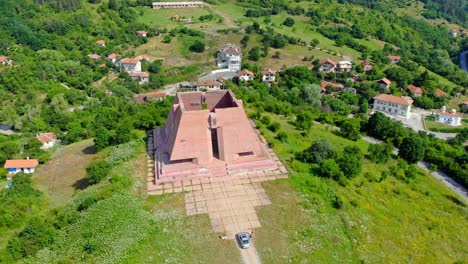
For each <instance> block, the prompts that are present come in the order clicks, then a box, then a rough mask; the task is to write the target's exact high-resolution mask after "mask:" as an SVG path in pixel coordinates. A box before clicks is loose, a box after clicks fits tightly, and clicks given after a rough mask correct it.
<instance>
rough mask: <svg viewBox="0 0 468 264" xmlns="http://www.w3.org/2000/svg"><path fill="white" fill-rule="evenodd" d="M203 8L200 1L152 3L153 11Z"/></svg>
mask: <svg viewBox="0 0 468 264" xmlns="http://www.w3.org/2000/svg"><path fill="white" fill-rule="evenodd" d="M200 6H203V2H201V1H186V2H153V8H154V9H162V8H189V7H200Z"/></svg>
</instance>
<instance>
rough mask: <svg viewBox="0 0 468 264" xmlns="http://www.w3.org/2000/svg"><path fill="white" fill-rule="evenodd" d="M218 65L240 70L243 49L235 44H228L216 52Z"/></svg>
mask: <svg viewBox="0 0 468 264" xmlns="http://www.w3.org/2000/svg"><path fill="white" fill-rule="evenodd" d="M216 63H217V65H218V67H222V68H228V69H229V70H231V71H235V72H237V71H240V69H241V63H242V52H241V49H240V48H239V47H238V46H237V45H234V44H226V45H225V46H224V47H222V48H221V49H220V50H219V51H218V53H217V54H216Z"/></svg>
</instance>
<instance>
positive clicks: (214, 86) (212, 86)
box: [195, 81, 223, 91]
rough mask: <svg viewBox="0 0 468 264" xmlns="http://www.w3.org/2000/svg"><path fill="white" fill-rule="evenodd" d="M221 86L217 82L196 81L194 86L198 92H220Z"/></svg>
mask: <svg viewBox="0 0 468 264" xmlns="http://www.w3.org/2000/svg"><path fill="white" fill-rule="evenodd" d="M222 86H223V84H222V83H220V82H218V81H198V82H197V83H196V84H195V87H196V89H197V91H200V90H220V89H221V88H222Z"/></svg>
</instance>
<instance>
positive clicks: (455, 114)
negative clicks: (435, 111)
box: [439, 112, 461, 117]
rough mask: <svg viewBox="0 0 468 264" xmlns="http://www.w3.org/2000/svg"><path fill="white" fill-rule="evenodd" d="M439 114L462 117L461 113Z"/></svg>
mask: <svg viewBox="0 0 468 264" xmlns="http://www.w3.org/2000/svg"><path fill="white" fill-rule="evenodd" d="M439 114H440V115H446V116H455V117H459V116H461V113H450V112H442V113H439Z"/></svg>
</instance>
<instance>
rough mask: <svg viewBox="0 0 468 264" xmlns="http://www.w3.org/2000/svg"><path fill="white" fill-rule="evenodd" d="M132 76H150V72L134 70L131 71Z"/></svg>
mask: <svg viewBox="0 0 468 264" xmlns="http://www.w3.org/2000/svg"><path fill="white" fill-rule="evenodd" d="M130 76H131V77H140V78H149V73H148V72H132V73H130Z"/></svg>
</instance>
